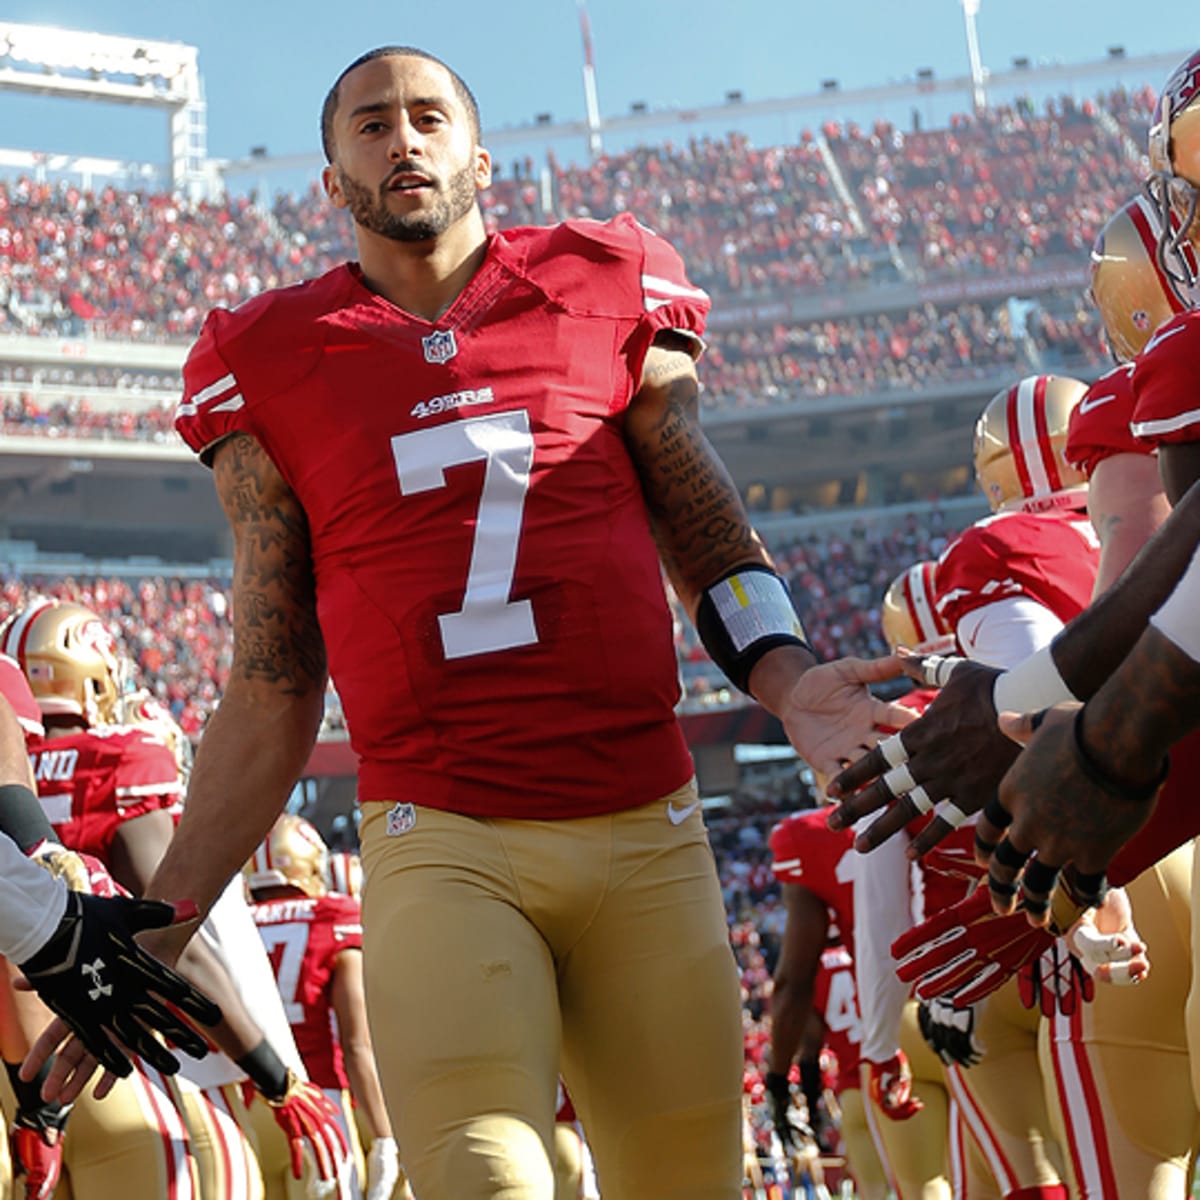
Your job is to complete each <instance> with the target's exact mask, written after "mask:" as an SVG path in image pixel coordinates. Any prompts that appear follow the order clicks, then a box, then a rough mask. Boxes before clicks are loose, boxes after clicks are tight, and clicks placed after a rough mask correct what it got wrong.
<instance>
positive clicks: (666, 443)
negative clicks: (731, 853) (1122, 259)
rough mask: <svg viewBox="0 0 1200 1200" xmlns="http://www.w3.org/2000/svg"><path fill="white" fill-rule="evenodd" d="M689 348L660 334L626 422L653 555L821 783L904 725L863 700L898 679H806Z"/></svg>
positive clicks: (888, 710)
mask: <svg viewBox="0 0 1200 1200" xmlns="http://www.w3.org/2000/svg"><path fill="white" fill-rule="evenodd" d="M693 345H694V343H692V342H691V341H689V340H688V339H685V338H683V337H681V336H680V335H677V334H671V333H669V332H667V333H662V334H659V336H658V340H657V341H656V342H655V344H654V345H653V346H652V347H651V348H650V351H649V353H648V354H647V357H646V362H645V366H644V369H643V373H642V382H641V387H640V388H639V389H638V392H637V394H636V396H634V398H633V400H632V401H631V403H630V406H629V409H628V411H627V413H626V418H625V440H626V444H627V445H628V447H629V451H630V454H631V456H632V458H633V461H634V464H635V466H636V468H637V470H638V474H639V477H640V479H641V483H642V490H643V493H644V495H645V497H646V506H647V509H648V511H649V515H650V521H651V525H652V527H653V529H654V535H655V538H656V540H657V543H658V548H659V553H660V555H661V556H662V560H663V564H664V566H665V568H666V570H667V574H668V576H669V577H670V579H671V583H672V586H673V587H674V588H675V591H676V593H677V594H678V596H679V598H680V600H681V602H682V603H683V605H684V607H685V608H686V609H687V611H688V614H689V616H690V617H691V618H692V620H693V622H694V623H695V625H696V628H697V631H698V632H699V634H700V637H701V640H702V641H703V642H704V645H705V647H706V649H707V650H708V652H709V654H711V655H712V657H713V661H714V662H716V663H717V665H718V666H719V667H720V668H721V669H722V670H723V671H724V672H725V674H726V675H727V676H728V677H729V678H730V680H731V681H732V682H733V683H734V684H735V685H736V686H737V687H739V688H741V689H742V690H743V691H745V692H747V693H749V694H750V695H752V696H754V698H755V699H756V700H758V701H759V703H761V704H762V705H763V706H764V707H765V708H767V709H769V710H770V711H771V712H773V713H775V715H776V716H778V717H779V718H780V719H781V720H782V721H783V722H784V726H785V728H786V729H787V732H788V736H789V737H790V738H791V739H792V742H793V744H794V745H795V746H796V748H797V750H798V751H799V752H800V754H801V755H802V756H803V757H804V758H805V759H806V760H807V761H808V762H809V763H810V765H811V766H812V767H813V768H814V769H815V770H817V771H818V772H820V773H822V774H824V775H829V774H832V773H833V772H834V771H836V770H837V769H838V767H839V766H840V764H841V763H842V762H845V761H848V760H849V759H851V758H854V757H857V755H858V754H860V753H861V751H862V749H864V748H865V747H867V746H870V745H872V744H874V741H875V730H876V727H877V726H878V725H881V724H885V723H887V721H888V719H889V718H891V719H894V720H895V722H896V723H897V724H899V723H901V722H902V721H903V720H904V712H903V710H900V709H895V708H894V706H887V705H883V704H881V703H880V702H878V701H874V700H873V698H872V697H871V695H870V692H869V691H868V690H867V684H868V683H869V682H871V681H873V680H875V679H883V678H888V677H889V676H895V675H896V674H898V672H899V667H898V664H896V663H895V661H894V660H890V659H885V660H881V664H882V665H881V664H880V663H866V662H864V661H862V660H858V659H847V660H843V661H842V662H839V663H831V664H828V665H827V666H825V667H821V668H819V669H817V670H814V668H815V667H816V655H815V654H814V653H813V651H812V647H811V646H809V645H808V642H807V639H806V638H805V636H804V630H803V628H802V627H801V625H800V621H799V619H798V617H797V616H796V613H795V609H794V608H793V606H792V602H791V597H790V595H789V593H788V589H787V586H786V584H784V582H783V581H782V580H781V579H780V578H779V576H778V575H777V574H776V573H775V569H774V565H773V564H772V562H771V557H770V555H769V554H768V553H767V550H766V547H764V546H763V544H762V541H761V540H760V538H759V536H758V534H757V533H755V531H754V528H753V526H752V525H751V524H750V519H749V517H748V516H747V515H746V510H745V508H744V506H743V504H742V501H741V497H740V496H739V495H738V492H737V488H736V487H735V486H734V483H733V480H732V479H731V478H730V476H729V472H728V471H727V470H726V469H725V467H724V465H723V464H722V463H721V461H720V459H719V458H718V457H717V454H716V451H715V450H714V449H713V448H712V446H711V444H710V443H709V441H708V438H707V437H706V436H705V434H704V431H703V430H702V429H701V427H700V414H699V395H700V383H699V380H698V378H697V376H696V367H695V363H694V361H693V359H692V354H691V349H692V347H693Z"/></svg>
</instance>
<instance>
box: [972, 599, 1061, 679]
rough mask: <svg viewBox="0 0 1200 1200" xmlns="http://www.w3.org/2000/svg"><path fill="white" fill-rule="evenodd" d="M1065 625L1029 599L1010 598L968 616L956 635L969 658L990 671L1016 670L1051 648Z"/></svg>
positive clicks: (1043, 607) (986, 605)
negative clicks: (996, 669) (1019, 664)
mask: <svg viewBox="0 0 1200 1200" xmlns="http://www.w3.org/2000/svg"><path fill="white" fill-rule="evenodd" d="M1062 627H1063V623H1062V622H1061V621H1060V620H1059V619H1058V618H1057V617H1056V616H1055V615H1054V614H1053V613H1052V612H1051V611H1050V610H1049V609H1048V608H1046V607H1045V606H1043V605H1041V604H1039V603H1038V602H1037V601H1036V600H1030V599H1029V597H1028V596H1010V597H1008V598H1007V599H1005V600H997V601H995V602H994V603H993V604H985V605H984V606H983V607H982V608H976V609H974V610H973V611H971V612H969V613H967V615H966V616H965V617H963V619H962V620H961V621H959V623H958V628H957V629H956V630H955V631H954V632H955V633H956V634H957V636H958V641H959V644H960V645H961V646H962V648H963V651H964V653H965V654H966V656H967V657H968V658H969V659H971V660H972V661H973V662H980V663H984V664H985V665H986V666H989V667H1001V668H1004V669H1007V668H1008V667H1015V666H1016V665H1017V663H1019V662H1024V660H1025V659H1027V658H1028V657H1029V656H1030V655H1031V654H1033V653H1034V652H1035V651H1037V650H1040V649H1041V648H1042V647H1043V646H1046V645H1049V643H1050V641H1051V639H1052V638H1053V637H1054V635H1055V634H1056V633H1058V632H1059V631H1060V630H1061V629H1062Z"/></svg>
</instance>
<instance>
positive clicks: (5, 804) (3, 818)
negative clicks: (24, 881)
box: [0, 783, 58, 852]
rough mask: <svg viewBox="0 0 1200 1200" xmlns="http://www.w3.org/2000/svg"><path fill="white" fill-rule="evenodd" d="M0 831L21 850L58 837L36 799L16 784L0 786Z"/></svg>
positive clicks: (28, 791)
mask: <svg viewBox="0 0 1200 1200" xmlns="http://www.w3.org/2000/svg"><path fill="white" fill-rule="evenodd" d="M0 833H6V834H8V836H9V837H10V838H12V840H13V841H14V842H16V843H17V845H18V846H20V848H21V850H22V852H28V851H29V850H30V849H31V848H32V847H34V846H36V845H37V844H38V843H39V842H45V841H51V842H54V841H57V840H58V838H57V837H56V836H55V833H54V826H52V825H51V824H50V822H49V821H48V820H47V819H46V814H45V813H44V812H43V811H42V806H41V804H40V803H39V802H38V798H37V797H36V796H35V795H34V794H33V793H32V792H31V791H30V790H29V789H28V788H27V787H25V786H23V785H22V784H19V783H6V784H4V785H3V786H2V787H0Z"/></svg>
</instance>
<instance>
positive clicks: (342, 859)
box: [327, 850, 363, 900]
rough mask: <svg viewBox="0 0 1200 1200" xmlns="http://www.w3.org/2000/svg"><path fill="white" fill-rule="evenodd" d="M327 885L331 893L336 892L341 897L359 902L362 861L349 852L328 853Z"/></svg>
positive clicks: (361, 884) (361, 883)
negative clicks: (350, 897) (349, 897)
mask: <svg viewBox="0 0 1200 1200" xmlns="http://www.w3.org/2000/svg"><path fill="white" fill-rule="evenodd" d="M327 885H328V887H329V890H330V891H331V892H338V893H340V894H341V895H343V896H352V897H353V898H354V899H355V900H361V899H362V887H363V868H362V859H361V858H359V856H358V855H357V854H351V853H350V851H349V850H338V851H337V852H334V851H330V854H329V878H328V880H327Z"/></svg>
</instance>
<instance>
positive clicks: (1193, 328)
mask: <svg viewBox="0 0 1200 1200" xmlns="http://www.w3.org/2000/svg"><path fill="white" fill-rule="evenodd" d="M1197 363H1200V309H1193V310H1192V311H1191V312H1185V313H1180V314H1179V315H1178V316H1175V317H1172V318H1171V319H1170V320H1169V321H1167V322H1166V324H1164V325H1162V326H1160V328H1159V329H1158V331H1157V332H1156V333H1155V334H1154V336H1153V337H1152V338H1151V339H1150V340H1149V341H1148V342H1147V343H1146V348H1145V349H1144V350H1143V351H1142V352H1141V354H1139V355H1138V357H1137V360H1136V366H1135V368H1134V372H1133V398H1134V407H1133V432H1134V434H1136V436H1137V437H1139V438H1143V439H1144V440H1145V441H1146V442H1148V443H1149V444H1150V445H1151V446H1158V445H1161V444H1163V443H1164V442H1167V443H1171V442H1195V441H1200V396H1198V395H1197V394H1196V364H1197Z"/></svg>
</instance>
